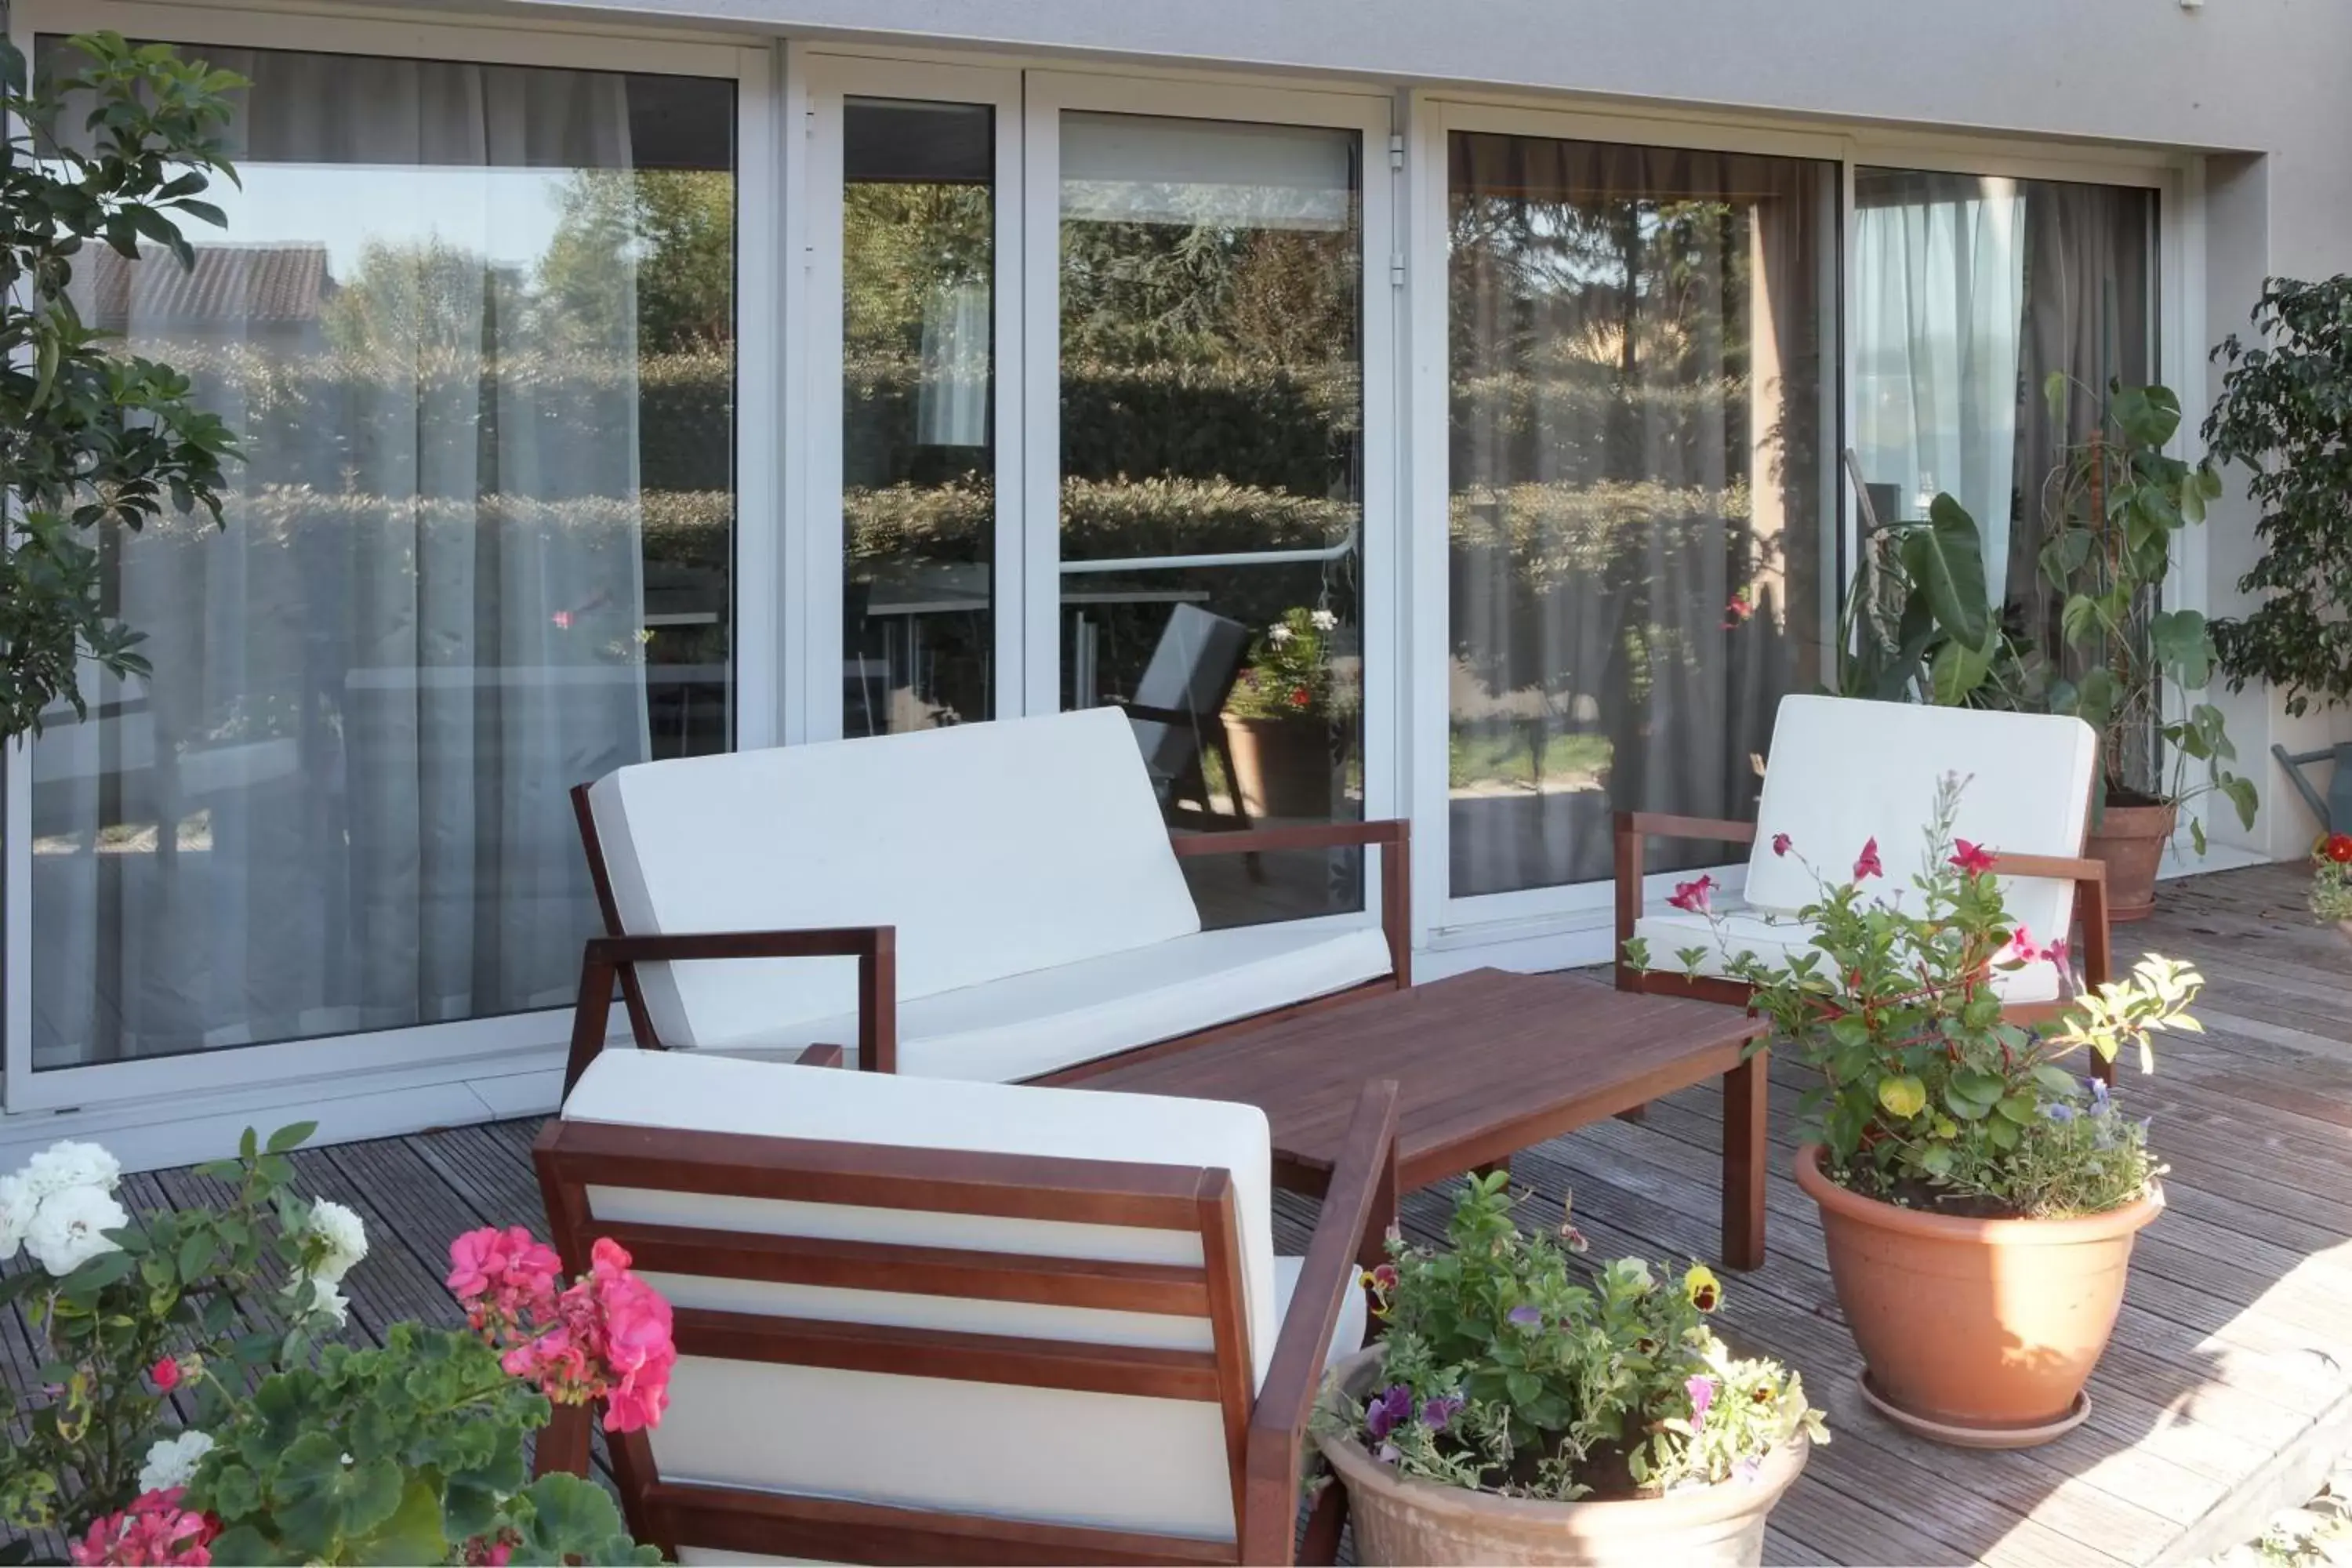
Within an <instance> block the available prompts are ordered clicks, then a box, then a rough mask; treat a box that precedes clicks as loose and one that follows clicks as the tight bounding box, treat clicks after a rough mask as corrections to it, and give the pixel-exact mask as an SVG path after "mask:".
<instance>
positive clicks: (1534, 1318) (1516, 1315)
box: [1507, 1302, 1543, 1329]
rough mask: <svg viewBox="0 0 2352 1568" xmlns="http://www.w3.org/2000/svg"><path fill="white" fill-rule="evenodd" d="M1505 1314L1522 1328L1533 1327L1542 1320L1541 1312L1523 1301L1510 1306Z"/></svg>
mask: <svg viewBox="0 0 2352 1568" xmlns="http://www.w3.org/2000/svg"><path fill="white" fill-rule="evenodd" d="M1507 1316H1508V1317H1509V1318H1510V1320H1511V1321H1513V1322H1515V1323H1517V1324H1518V1325H1519V1327H1521V1328H1523V1329H1532V1328H1535V1327H1537V1326H1538V1324H1540V1323H1541V1322H1542V1321H1543V1313H1542V1312H1540V1311H1539V1310H1537V1309H1535V1308H1533V1307H1530V1306H1528V1305H1527V1304H1526V1303H1525V1302H1521V1303H1520V1304H1519V1305H1518V1306H1516V1307H1514V1308H1512V1309H1511V1310H1510V1311H1509V1313H1507Z"/></svg>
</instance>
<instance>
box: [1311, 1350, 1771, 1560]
mask: <svg viewBox="0 0 2352 1568" xmlns="http://www.w3.org/2000/svg"><path fill="white" fill-rule="evenodd" d="M1380 1369H1381V1347H1379V1346H1378V1345H1374V1346H1372V1347H1371V1348H1370V1349H1369V1350H1364V1351H1360V1352H1357V1353H1356V1354H1355V1355H1353V1356H1350V1357H1349V1359H1348V1360H1346V1361H1344V1362H1342V1363H1339V1366H1338V1368H1336V1369H1335V1373H1334V1375H1336V1376H1337V1377H1338V1378H1339V1385H1340V1386H1341V1387H1342V1388H1344V1389H1346V1390H1347V1391H1348V1393H1349V1395H1350V1396H1352V1397H1353V1398H1354V1399H1356V1400H1357V1402H1358V1403H1361V1402H1362V1401H1363V1400H1364V1399H1365V1398H1366V1397H1367V1396H1368V1395H1369V1394H1370V1391H1371V1385H1372V1383H1373V1380H1374V1379H1376V1378H1377V1377H1378V1376H1379V1375H1380ZM1316 1443H1317V1444H1318V1447H1321V1449H1322V1450H1323V1457H1324V1458H1326V1459H1328V1461H1329V1462H1330V1465H1331V1468H1332V1471H1333V1472H1334V1473H1335V1474H1336V1475H1338V1477H1339V1483H1340V1484H1341V1485H1342V1486H1345V1487H1346V1488H1347V1489H1348V1512H1349V1518H1350V1519H1351V1520H1352V1521H1354V1527H1355V1531H1356V1561H1357V1562H1358V1563H1365V1564H1368V1565H1369V1564H1389V1563H1397V1564H1402V1563H1433V1564H1435V1563H1448V1564H1450V1563H1568V1564H1578V1565H1607V1568H1657V1565H1659V1564H1664V1563H1673V1564H1675V1565H1676V1568H1684V1565H1690V1568H1739V1565H1744V1564H1752V1563H1758V1562H1760V1561H1761V1560H1762V1558H1763V1555H1764V1517H1765V1515H1767V1514H1769V1513H1770V1512H1771V1511H1772V1505H1773V1504H1774V1503H1776V1502H1778V1501H1780V1494H1781V1493H1782V1492H1785V1491H1787V1490H1788V1489H1789V1488H1790V1484H1791V1483H1792V1482H1794V1481H1795V1480H1796V1479H1797V1475H1798V1472H1800V1471H1801V1470H1802V1469H1803V1468H1805V1456H1806V1454H1807V1453H1808V1452H1809V1451H1810V1450H1811V1443H1809V1442H1808V1441H1807V1440H1806V1439H1805V1438H1803V1437H1801V1436H1800V1437H1799V1438H1798V1439H1797V1440H1796V1441H1795V1442H1793V1443H1791V1444H1790V1445H1789V1446H1788V1447H1784V1448H1782V1449H1780V1451H1779V1452H1778V1453H1775V1454H1774V1455H1772V1456H1771V1458H1769V1459H1767V1460H1765V1462H1764V1463H1763V1465H1762V1466H1761V1467H1759V1469H1758V1472H1757V1476H1756V1479H1754V1480H1752V1481H1727V1482H1725V1483H1724V1484H1723V1485H1721V1486H1714V1487H1706V1488H1703V1489H1697V1490H1694V1491H1688V1492H1677V1493H1675V1494H1674V1495H1673V1496H1671V1497H1662V1498H1643V1499H1638V1500H1632V1501H1625V1502H1538V1501H1535V1500H1530V1499H1527V1498H1507V1497H1496V1495H1495V1494H1493V1493H1492V1492H1474V1491H1465V1490H1464V1489H1462V1488H1459V1487H1441V1486H1434V1485H1432V1484H1431V1483H1429V1482H1426V1481H1410V1480H1403V1479H1399V1477H1398V1476H1397V1473H1396V1472H1395V1471H1394V1470H1393V1469H1391V1468H1389V1467H1388V1466H1386V1465H1383V1464H1381V1462H1380V1461H1379V1460H1377V1459H1375V1458H1372V1457H1371V1456H1370V1454H1368V1453H1366V1452H1365V1451H1364V1448H1363V1446H1362V1445H1361V1444H1360V1443H1356V1442H1353V1441H1351V1440H1350V1439H1349V1438H1345V1437H1325V1436H1318V1437H1317V1438H1316Z"/></svg>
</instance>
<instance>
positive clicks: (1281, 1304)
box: [1274, 1258, 1365, 1370]
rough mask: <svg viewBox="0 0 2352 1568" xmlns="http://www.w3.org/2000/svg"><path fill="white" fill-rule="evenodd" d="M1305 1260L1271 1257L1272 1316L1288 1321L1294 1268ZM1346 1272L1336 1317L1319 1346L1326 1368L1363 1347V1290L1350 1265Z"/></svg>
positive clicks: (1295, 1288)
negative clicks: (1345, 1282) (1327, 1339)
mask: <svg viewBox="0 0 2352 1568" xmlns="http://www.w3.org/2000/svg"><path fill="white" fill-rule="evenodd" d="M1306 1263H1307V1259H1305V1258H1276V1259H1275V1260H1274V1300H1275V1319H1276V1321H1277V1322H1288V1321H1290V1300H1291V1298H1292V1297H1293V1296H1296V1295H1297V1293H1298V1271H1299V1270H1300V1269H1301V1268H1304V1267H1305V1266H1306ZM1353 1275H1354V1269H1353V1268H1352V1266H1351V1267H1350V1268H1349V1276H1350V1278H1349V1281H1348V1289H1347V1293H1346V1294H1345V1295H1343V1296H1341V1297H1340V1299H1339V1321H1338V1322H1336V1323H1334V1324H1332V1325H1331V1339H1330V1342H1329V1343H1328V1344H1326V1345H1325V1346H1324V1347H1323V1365H1324V1367H1325V1368H1326V1369H1327V1370H1328V1369H1329V1368H1331V1367H1334V1366H1337V1365H1338V1364H1339V1363H1340V1361H1341V1360H1342V1359H1344V1358H1345V1357H1348V1356H1351V1355H1353V1354H1355V1353H1356V1352H1358V1351H1360V1350H1362V1349H1363V1348H1364V1322H1365V1313H1364V1290H1363V1287H1362V1286H1360V1285H1358V1284H1357V1283H1356V1282H1355V1279H1354V1278H1353Z"/></svg>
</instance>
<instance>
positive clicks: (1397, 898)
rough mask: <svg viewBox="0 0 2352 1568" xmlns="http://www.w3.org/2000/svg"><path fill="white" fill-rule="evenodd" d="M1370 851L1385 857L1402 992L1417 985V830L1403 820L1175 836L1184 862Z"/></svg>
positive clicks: (1385, 909)
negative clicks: (1414, 877) (1301, 852)
mask: <svg viewBox="0 0 2352 1568" xmlns="http://www.w3.org/2000/svg"><path fill="white" fill-rule="evenodd" d="M1358 845H1366V846H1370V847H1372V848H1373V849H1374V850H1376V851H1377V852H1378V854H1379V855H1380V858H1381V859H1380V866H1381V934H1382V935H1384V936H1385V937H1386V938H1387V939H1388V944H1389V970H1390V973H1391V974H1392V975H1394V977H1395V979H1396V984H1397V989H1398V990H1400V991H1402V990H1403V989H1404V988H1405V987H1407V986H1409V985H1411V984H1412V824H1411V823H1409V822H1406V821H1405V820H1404V819H1403V818H1402V817H1381V818H1378V819H1375V820H1373V821H1370V822H1305V823H1300V824H1298V825H1297V826H1291V827H1250V828H1244V829H1242V830H1240V831H1238V832H1234V833H1190V834H1184V835H1181V836H1177V835H1173V834H1171V836H1170V837H1169V839H1168V847H1169V848H1170V849H1171V850H1172V851H1173V852H1174V854H1175V856H1176V858H1178V859H1179V860H1191V859H1194V858H1198V857H1201V856H1204V855H1257V854H1265V853H1268V852H1272V851H1276V850H1282V849H1343V848H1349V847H1354V846H1358Z"/></svg>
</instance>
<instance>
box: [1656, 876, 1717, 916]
mask: <svg viewBox="0 0 2352 1568" xmlns="http://www.w3.org/2000/svg"><path fill="white" fill-rule="evenodd" d="M1714 892H1715V879H1714V878H1713V877H1701V878H1699V879H1697V880H1696V881H1695V882H1676V883H1675V890H1674V892H1673V894H1672V895H1671V896H1669V897H1668V898H1667V900H1666V902H1667V903H1669V904H1671V905H1672V906H1674V907H1675V909H1678V910H1682V911H1683V912H1684V913H1685V914H1692V915H1703V914H1705V913H1706V911H1707V905H1708V900H1710V898H1711V897H1712V896H1713V894H1714Z"/></svg>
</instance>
